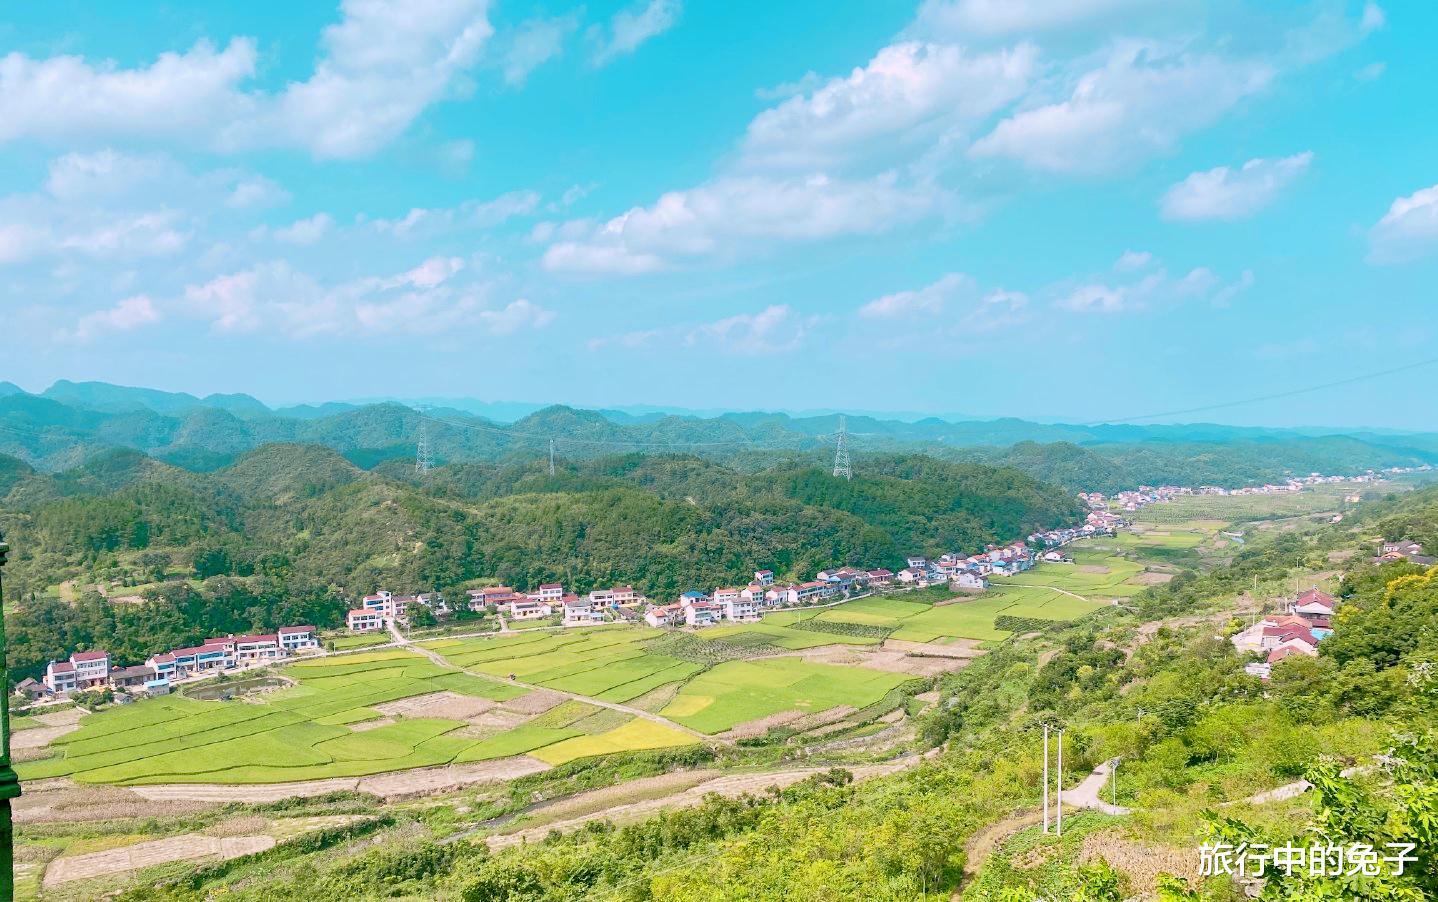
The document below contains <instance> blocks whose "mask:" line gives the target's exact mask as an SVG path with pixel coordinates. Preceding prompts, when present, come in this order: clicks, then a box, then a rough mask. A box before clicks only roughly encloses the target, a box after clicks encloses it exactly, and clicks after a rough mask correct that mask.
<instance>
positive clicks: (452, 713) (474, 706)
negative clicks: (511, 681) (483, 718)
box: [374, 692, 497, 720]
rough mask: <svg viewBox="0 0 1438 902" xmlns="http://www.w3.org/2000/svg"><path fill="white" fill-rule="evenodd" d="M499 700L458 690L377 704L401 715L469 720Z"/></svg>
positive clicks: (387, 710)
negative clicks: (479, 696)
mask: <svg viewBox="0 0 1438 902" xmlns="http://www.w3.org/2000/svg"><path fill="white" fill-rule="evenodd" d="M496 704H497V702H494V701H492V700H491V699H487V698H476V697H475V696H472V695H460V694H459V693H458V692H431V693H429V694H427V695H416V696H413V697H411V698H402V699H399V700H398V701H393V702H385V703H384V704H382V705H375V706H374V708H375V710H376V711H383V712H384V713H386V714H396V715H399V716H400V717H443V718H448V719H450V720H469V719H470V718H471V717H476V716H478V715H480V714H483V713H484V712H486V711H488V710H489V709H491V708H493V707H495V705H496Z"/></svg>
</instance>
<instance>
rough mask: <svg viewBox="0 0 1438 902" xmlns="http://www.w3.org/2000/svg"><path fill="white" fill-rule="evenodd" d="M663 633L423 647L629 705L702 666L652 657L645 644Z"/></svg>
mask: <svg viewBox="0 0 1438 902" xmlns="http://www.w3.org/2000/svg"><path fill="white" fill-rule="evenodd" d="M663 635H664V633H663V632H662V631H660V630H651V629H644V628H623V627H618V628H610V629H604V630H599V631H591V630H575V631H570V632H563V633H530V634H527V635H525V634H521V635H518V636H503V637H496V638H493V639H469V640H447V641H440V642H434V643H429V642H426V643H424V645H425V647H427V648H430V649H432V650H434V651H436V652H438V653H439V654H441V655H443V656H444V658H445V660H447V661H450V662H452V663H454V664H456V665H458V666H460V667H465V668H468V669H471V670H475V671H478V672H480V673H487V674H491V675H493V676H496V677H500V678H505V677H508V676H510V675H511V674H512V675H513V676H514V677H515V678H516V679H518V680H522V681H524V682H526V683H533V684H535V685H539V686H544V687H547V688H550V689H557V690H559V691H561V692H573V693H576V694H579V695H590V696H594V697H595V698H601V699H603V700H605V701H612V702H626V701H629V700H630V699H632V698H637V697H639V696H641V695H643V694H644V693H646V692H648V691H650V690H651V689H654V688H656V687H658V686H662V685H664V684H665V683H670V682H674V681H675V680H682V679H687V678H688V677H690V676H693V675H694V674H695V673H698V672H699V671H700V670H701V669H703V667H702V665H699V664H695V663H693V662H689V661H681V660H680V659H678V658H675V657H671V656H669V655H665V654H658V653H654V652H651V651H649V650H647V649H645V648H644V644H645V643H647V642H650V641H652V640H654V639H657V638H659V637H661V636H663Z"/></svg>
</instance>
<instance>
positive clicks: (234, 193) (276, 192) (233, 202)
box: [225, 175, 290, 210]
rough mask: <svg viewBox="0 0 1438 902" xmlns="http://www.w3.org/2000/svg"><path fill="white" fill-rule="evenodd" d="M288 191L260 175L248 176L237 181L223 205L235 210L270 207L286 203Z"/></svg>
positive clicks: (288, 196) (288, 195) (288, 197)
mask: <svg viewBox="0 0 1438 902" xmlns="http://www.w3.org/2000/svg"><path fill="white" fill-rule="evenodd" d="M289 199H290V193H289V192H288V191H286V190H285V189H284V188H282V187H280V185H279V184H277V183H276V182H274V181H272V180H270V179H267V178H265V177H264V176H262V175H255V176H249V177H246V178H244V179H242V180H241V181H240V182H238V183H237V184H236V185H235V187H234V188H233V189H231V191H230V194H229V196H228V197H227V198H225V205H226V206H229V207H234V208H235V209H237V210H249V209H255V208H260V207H272V206H277V205H279V204H283V203H287V202H288V201H289Z"/></svg>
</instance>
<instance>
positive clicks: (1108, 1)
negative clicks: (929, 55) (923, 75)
mask: <svg viewBox="0 0 1438 902" xmlns="http://www.w3.org/2000/svg"><path fill="white" fill-rule="evenodd" d="M1155 5H1158V4H1157V2H1156V0H924V4H923V5H922V6H921V7H919V14H918V16H917V20H916V23H915V27H916V28H917V29H918V30H920V31H925V32H938V33H944V34H951V35H954V36H956V37H960V38H963V37H972V36H974V35H984V36H1002V35H1008V34H1016V33H1022V32H1036V31H1044V30H1047V29H1051V28H1061V27H1067V26H1072V25H1075V24H1077V23H1080V22H1083V21H1084V20H1087V19H1092V18H1097V17H1101V16H1107V15H1112V14H1114V13H1118V12H1125V11H1128V10H1131V9H1134V8H1138V7H1144V6H1155Z"/></svg>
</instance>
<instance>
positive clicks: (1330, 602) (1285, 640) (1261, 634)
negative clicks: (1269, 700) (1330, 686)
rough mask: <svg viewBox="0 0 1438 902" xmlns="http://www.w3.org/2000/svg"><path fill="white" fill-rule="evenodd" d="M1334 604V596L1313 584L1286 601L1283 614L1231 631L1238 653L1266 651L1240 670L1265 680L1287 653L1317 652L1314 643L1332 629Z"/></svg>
mask: <svg viewBox="0 0 1438 902" xmlns="http://www.w3.org/2000/svg"><path fill="white" fill-rule="evenodd" d="M1337 607H1338V601H1337V599H1335V598H1334V597H1333V596H1332V595H1329V594H1328V593H1326V592H1322V591H1320V590H1319V589H1318V587H1317V586H1314V587H1313V588H1311V589H1309V590H1308V591H1306V592H1300V593H1298V595H1297V596H1296V597H1294V599H1293V600H1292V601H1290V602H1288V604H1287V605H1286V608H1287V611H1288V612H1287V613H1286V614H1273V615H1269V616H1267V617H1264V618H1263V619H1262V620H1260V621H1258V622H1257V623H1255V624H1253V625H1252V626H1250V627H1249V628H1248V629H1246V630H1243V631H1242V632H1240V633H1237V634H1235V635H1234V636H1233V638H1232V640H1231V641H1232V642H1233V647H1234V648H1236V649H1238V650H1239V651H1240V652H1247V653H1266V654H1267V659H1266V660H1263V661H1255V662H1254V663H1252V664H1249V665H1247V667H1245V668H1244V669H1245V670H1246V671H1247V672H1248V673H1250V674H1252V675H1253V676H1257V677H1260V678H1262V679H1265V680H1266V679H1268V676H1269V673H1270V671H1271V670H1272V669H1273V665H1274V664H1277V663H1278V662H1279V661H1282V660H1283V659H1284V658H1286V657H1288V656H1289V655H1310V656H1314V655H1317V654H1318V643H1319V642H1320V641H1322V640H1323V639H1324V638H1325V637H1326V636H1328V635H1330V634H1331V633H1332V632H1333V626H1332V623H1333V612H1334V610H1335V609H1336V608H1337Z"/></svg>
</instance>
